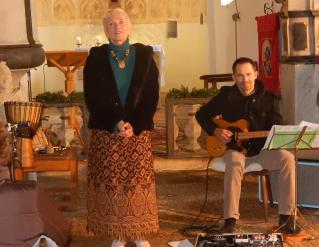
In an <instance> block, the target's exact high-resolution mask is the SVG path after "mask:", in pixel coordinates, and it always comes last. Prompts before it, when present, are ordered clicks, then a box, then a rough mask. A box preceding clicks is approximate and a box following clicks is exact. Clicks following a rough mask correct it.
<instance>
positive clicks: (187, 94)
mask: <svg viewBox="0 0 319 247" xmlns="http://www.w3.org/2000/svg"><path fill="white" fill-rule="evenodd" d="M217 93H218V90H213V89H212V88H209V89H205V88H202V89H196V88H193V89H192V90H191V91H190V90H189V89H188V87H185V86H183V85H182V86H181V88H180V89H177V88H172V89H170V90H169V91H168V93H167V95H166V97H167V98H173V99H176V98H208V97H213V96H215V95H216V94H217Z"/></svg>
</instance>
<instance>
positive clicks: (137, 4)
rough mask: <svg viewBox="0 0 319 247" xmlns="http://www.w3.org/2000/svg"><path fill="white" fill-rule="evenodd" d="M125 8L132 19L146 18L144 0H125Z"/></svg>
mask: <svg viewBox="0 0 319 247" xmlns="http://www.w3.org/2000/svg"><path fill="white" fill-rule="evenodd" d="M125 10H126V12H127V13H128V15H129V16H130V18H131V19H132V21H133V20H134V19H145V18H146V3H145V1H144V0H128V1H126V2H125Z"/></svg>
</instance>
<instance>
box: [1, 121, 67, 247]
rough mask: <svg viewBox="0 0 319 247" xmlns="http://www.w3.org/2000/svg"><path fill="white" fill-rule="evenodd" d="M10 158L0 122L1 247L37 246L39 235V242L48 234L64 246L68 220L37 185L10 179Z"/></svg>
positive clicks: (4, 129)
mask: <svg viewBox="0 0 319 247" xmlns="http://www.w3.org/2000/svg"><path fill="white" fill-rule="evenodd" d="M10 157H11V143H10V136H9V134H8V131H7V130H6V128H4V126H3V124H2V123H1V122H0V202H1V203H0V246H15V247H20V246H21V247H29V246H30V247H31V246H39V244H37V245H35V244H36V243H39V242H40V241H37V240H38V239H39V238H40V237H41V236H42V235H44V236H42V237H43V239H42V240H41V243H42V242H44V241H43V240H44V239H47V238H46V237H49V238H50V239H52V240H53V241H54V242H56V244H57V245H58V246H60V247H63V246H67V244H68V241H69V224H68V222H67V221H66V220H65V219H64V218H63V216H62V215H61V213H60V212H59V211H58V210H57V208H56V207H55V206H54V205H53V204H52V203H51V202H50V201H49V198H48V196H47V195H46V193H45V192H44V190H43V189H42V188H41V187H40V186H39V185H38V184H36V183H35V182H31V181H30V182H11V181H10V176H9V171H8V167H7V165H8V163H9V161H10ZM45 236H46V237H45ZM50 239H47V240H48V243H50V242H52V241H51V240H50ZM42 246H45V245H42ZM48 246H53V245H48Z"/></svg>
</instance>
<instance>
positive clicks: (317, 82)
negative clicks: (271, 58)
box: [280, 64, 319, 124]
mask: <svg viewBox="0 0 319 247" xmlns="http://www.w3.org/2000/svg"><path fill="white" fill-rule="evenodd" d="M280 82H281V95H282V100H281V113H282V115H283V118H284V121H285V124H299V123H300V122H301V121H302V120H304V121H308V122H314V123H319V65H317V64H281V65H280Z"/></svg>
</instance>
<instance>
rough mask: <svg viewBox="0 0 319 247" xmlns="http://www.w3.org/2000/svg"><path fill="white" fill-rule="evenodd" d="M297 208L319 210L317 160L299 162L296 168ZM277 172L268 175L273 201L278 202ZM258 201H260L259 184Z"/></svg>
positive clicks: (318, 168) (318, 163) (318, 167)
mask: <svg viewBox="0 0 319 247" xmlns="http://www.w3.org/2000/svg"><path fill="white" fill-rule="evenodd" d="M297 171H298V173H297V174H298V175H297V186H298V198H297V199H298V200H297V201H298V206H302V207H309V208H319V190H318V188H319V179H318V175H319V160H299V161H298V167H297ZM278 177H279V176H278V172H272V173H271V175H270V181H271V189H272V193H273V200H274V202H275V203H277V202H278ZM259 200H260V201H262V197H261V189H260V184H259Z"/></svg>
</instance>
